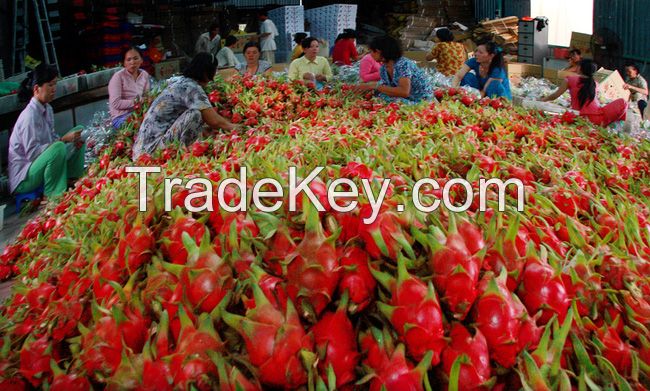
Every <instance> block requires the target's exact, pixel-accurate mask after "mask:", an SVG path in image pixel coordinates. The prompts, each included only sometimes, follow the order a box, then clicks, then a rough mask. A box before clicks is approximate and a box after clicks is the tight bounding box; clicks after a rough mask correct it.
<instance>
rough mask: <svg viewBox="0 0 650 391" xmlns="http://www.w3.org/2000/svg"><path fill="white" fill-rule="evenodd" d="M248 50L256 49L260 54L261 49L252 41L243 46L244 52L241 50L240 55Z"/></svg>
mask: <svg viewBox="0 0 650 391" xmlns="http://www.w3.org/2000/svg"><path fill="white" fill-rule="evenodd" d="M248 48H257V50H258V51H259V52H260V53H261V52H262V48H261V47H260V44H259V43H257V42H253V41H249V42H246V44H245V45H244V50H242V53H246V49H248Z"/></svg>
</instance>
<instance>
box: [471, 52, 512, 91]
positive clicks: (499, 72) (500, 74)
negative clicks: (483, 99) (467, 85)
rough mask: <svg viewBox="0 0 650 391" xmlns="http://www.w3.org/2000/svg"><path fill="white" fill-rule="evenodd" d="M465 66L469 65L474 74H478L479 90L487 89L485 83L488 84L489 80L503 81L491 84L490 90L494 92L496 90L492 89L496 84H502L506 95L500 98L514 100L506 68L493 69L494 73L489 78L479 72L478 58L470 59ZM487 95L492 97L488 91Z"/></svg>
mask: <svg viewBox="0 0 650 391" xmlns="http://www.w3.org/2000/svg"><path fill="white" fill-rule="evenodd" d="M465 65H467V66H468V67H469V68H470V69H471V70H473V71H474V73H476V78H477V79H478V83H479V88H478V89H479V90H481V91H482V90H483V87H485V83H487V81H488V79H501V82H499V81H498V80H495V81H493V82H492V83H490V90H494V88H493V87H492V85H493V84H494V83H500V84H501V85H502V86H503V91H504V93H503V95H499V96H503V97H506V98H508V99H511V100H512V93H511V92H510V80H508V73H507V72H506V70H505V69H504V68H496V69H493V70H492V72H490V74H489V75H487V77H481V73H480V72H479V67H480V64H479V63H478V61H477V60H476V58H470V59H469V60H467V61H466V62H465ZM486 95H487V96H490V94H489V93H487V91H486Z"/></svg>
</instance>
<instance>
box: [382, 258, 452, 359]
mask: <svg viewBox="0 0 650 391" xmlns="http://www.w3.org/2000/svg"><path fill="white" fill-rule="evenodd" d="M397 265H398V266H397V267H398V269H397V273H398V274H397V280H395V279H393V278H392V277H390V276H389V275H387V274H385V273H381V272H378V271H376V270H374V269H372V273H373V275H374V276H375V278H377V280H378V281H379V282H380V283H381V284H382V285H383V286H384V287H385V288H388V289H389V290H390V291H391V295H392V296H391V299H390V301H389V303H388V304H385V303H382V302H377V307H378V309H379V310H380V311H381V312H382V313H383V314H384V316H386V318H388V320H389V321H390V323H391V324H392V325H393V327H394V328H395V330H396V331H397V333H398V334H399V336H400V340H401V341H403V342H404V343H405V344H406V349H407V351H408V353H409V355H411V356H412V357H413V358H415V359H416V360H422V359H423V358H424V356H425V355H427V354H428V353H430V354H428V356H430V357H431V360H432V361H431V365H438V363H439V362H440V354H441V353H442V351H443V349H444V348H445V346H446V342H445V339H444V325H443V320H442V310H441V309H440V303H439V302H438V297H437V295H436V292H435V291H434V289H433V285H432V284H431V282H429V283H428V284H425V283H424V282H422V281H421V280H420V279H418V278H417V277H415V276H412V275H411V274H409V272H408V271H407V270H406V260H405V259H404V258H403V257H399V258H398V260H397Z"/></svg>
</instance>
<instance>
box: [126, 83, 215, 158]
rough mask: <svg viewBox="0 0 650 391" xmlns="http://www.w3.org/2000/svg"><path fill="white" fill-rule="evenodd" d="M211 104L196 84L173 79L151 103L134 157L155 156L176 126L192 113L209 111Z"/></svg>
mask: <svg viewBox="0 0 650 391" xmlns="http://www.w3.org/2000/svg"><path fill="white" fill-rule="evenodd" d="M211 107H212V104H210V100H209V99H208V96H207V95H206V93H205V91H203V88H202V87H201V86H200V85H199V83H197V82H196V81H195V80H193V79H190V78H187V77H185V76H179V77H174V78H171V79H169V84H168V85H167V87H166V88H165V89H164V90H163V91H162V92H161V93H160V95H158V97H157V98H156V99H155V100H154V101H153V102H152V103H151V107H149V110H148V111H147V113H146V114H145V116H144V120H143V121H142V125H141V126H140V130H139V131H138V136H137V139H136V141H135V143H134V145H133V157H134V158H137V157H138V156H140V154H142V153H152V152H153V151H155V150H156V149H157V148H158V147H159V145H160V143H161V142H162V140H163V136H164V135H165V133H166V132H167V131H168V130H169V129H170V128H171V127H172V125H174V122H176V120H177V119H178V118H179V117H180V116H181V115H182V114H183V113H185V112H186V111H188V110H198V111H199V112H200V111H201V110H205V109H209V108H211Z"/></svg>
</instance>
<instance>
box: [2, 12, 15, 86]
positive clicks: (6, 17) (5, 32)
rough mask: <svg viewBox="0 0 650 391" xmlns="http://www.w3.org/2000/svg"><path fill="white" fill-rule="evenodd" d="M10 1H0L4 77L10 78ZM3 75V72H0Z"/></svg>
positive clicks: (11, 22)
mask: <svg viewBox="0 0 650 391" xmlns="http://www.w3.org/2000/svg"><path fill="white" fill-rule="evenodd" d="M10 11H11V10H10V5H9V0H0V59H2V62H3V64H4V76H5V77H8V76H9V70H10V64H9V63H10V62H11V52H10V50H11V38H12V35H11V26H12V24H13V21H12V20H11V12H10ZM0 73H2V70H0Z"/></svg>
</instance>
